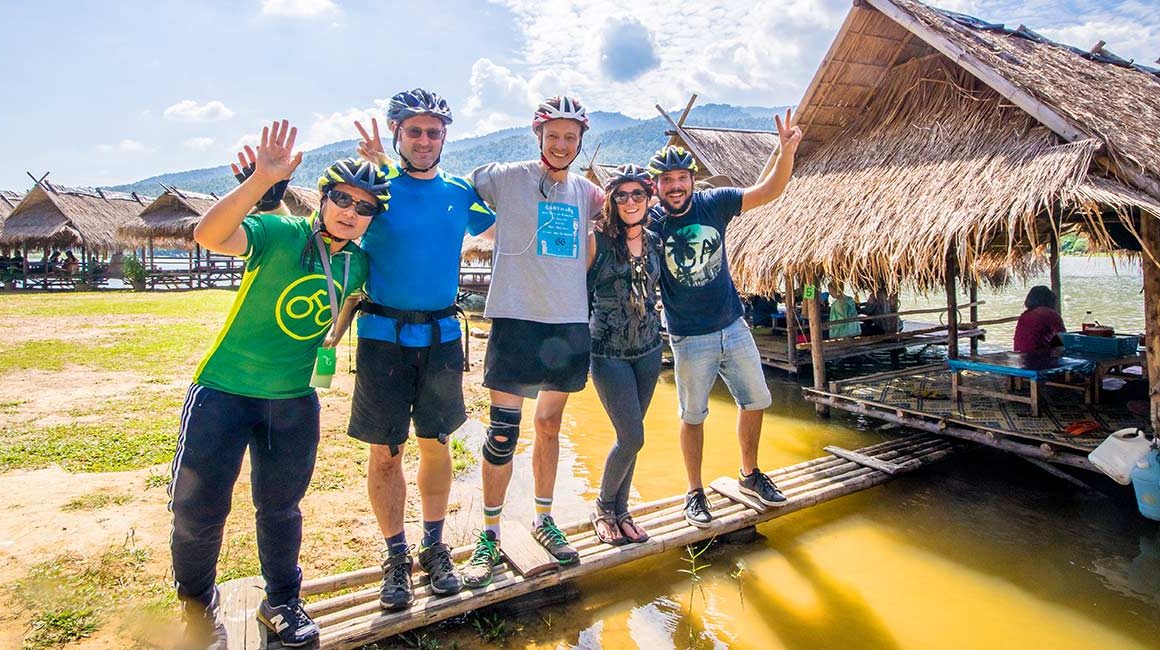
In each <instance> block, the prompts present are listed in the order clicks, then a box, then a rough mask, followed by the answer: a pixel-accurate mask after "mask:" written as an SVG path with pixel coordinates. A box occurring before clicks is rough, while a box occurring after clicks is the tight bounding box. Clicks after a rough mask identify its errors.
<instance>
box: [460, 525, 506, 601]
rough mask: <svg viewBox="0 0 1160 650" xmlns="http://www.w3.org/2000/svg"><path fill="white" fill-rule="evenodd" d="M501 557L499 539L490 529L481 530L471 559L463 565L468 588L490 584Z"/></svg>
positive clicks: (463, 573) (464, 578) (464, 582)
mask: <svg viewBox="0 0 1160 650" xmlns="http://www.w3.org/2000/svg"><path fill="white" fill-rule="evenodd" d="M499 559H500V555H499V541H498V540H497V539H496V538H495V536H494V535H492V534H491V533H490V532H488V531H482V532H480V533H479V539H477V540H476V541H475V550H474V551H472V552H471V559H469V560H468V561H467V566H465V567H463V571H462V575H463V585H464V586H465V587H467V588H468V589H476V588H479V587H486V586H488V585H490V584H491V576H492V569H493V567H495V565H497V564H499Z"/></svg>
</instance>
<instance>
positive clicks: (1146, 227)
mask: <svg viewBox="0 0 1160 650" xmlns="http://www.w3.org/2000/svg"><path fill="white" fill-rule="evenodd" d="M1140 234H1141V235H1143V237H1142V239H1143V244H1144V247H1145V248H1146V249H1147V250H1146V251H1145V254H1144V255H1142V256H1141V258H1142V261H1141V264H1142V266H1143V267H1144V345H1145V347H1146V348H1147V350H1148V353H1147V360H1148V361H1147V363H1148V396H1149V399H1148V401H1149V403H1150V404H1151V408H1150V410H1149V412H1150V416H1151V417H1150V418H1149V421H1150V422H1151V424H1152V431H1154V432H1155V431H1160V268H1158V267H1157V263H1156V262H1155V261H1153V260H1157V259H1160V257H1157V256H1158V255H1160V222H1158V221H1157V220H1156V219H1153V218H1152V217H1150V216H1149V215H1147V214H1141V215H1140Z"/></svg>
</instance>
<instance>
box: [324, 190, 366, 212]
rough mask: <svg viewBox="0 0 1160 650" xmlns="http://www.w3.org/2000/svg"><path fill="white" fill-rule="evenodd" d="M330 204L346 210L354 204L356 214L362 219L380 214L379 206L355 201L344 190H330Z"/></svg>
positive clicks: (327, 195) (328, 194) (328, 195)
mask: <svg viewBox="0 0 1160 650" xmlns="http://www.w3.org/2000/svg"><path fill="white" fill-rule="evenodd" d="M326 198H328V199H330V202H331V203H333V204H335V205H336V206H338V207H339V208H342V209H343V210H345V209H346V208H349V207H350V205H351V204H352V203H353V204H354V212H355V214H357V215H358V216H360V217H373V216H375V215H376V214H378V213H379V206H378V205H376V204H374V203H371V202H370V201H361V200H360V201H355V199H354V197H353V196H351V195H349V194H347V193H346V192H343V191H342V190H330V191H329V192H327V193H326Z"/></svg>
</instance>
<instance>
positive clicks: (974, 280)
mask: <svg viewBox="0 0 1160 650" xmlns="http://www.w3.org/2000/svg"><path fill="white" fill-rule="evenodd" d="M967 287H968V288H967V299H968V300H969V301H970V303H969V304H970V306H971V311H970V318H971V322H972V323H978V322H979V278H978V277H976V276H975V275H974V274H972V275H971V278H970V280H969V281H968V284H967ZM956 334H957V332H956ZM978 353H979V337H977V336H972V337H971V356H972V357H973V356H975V355H977V354H978Z"/></svg>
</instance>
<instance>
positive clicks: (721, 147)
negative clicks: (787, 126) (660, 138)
mask: <svg viewBox="0 0 1160 650" xmlns="http://www.w3.org/2000/svg"><path fill="white" fill-rule="evenodd" d="M696 101H697V96H696V95H693V96H692V97H691V98H690V99H689V103H688V104H687V105H686V106H685V110H684V111H683V112H682V113H681V116H680V117H679V118H677V120H675V121H674V120H673V118H672V117H670V116H669V114H668V113H666V112H665V110H664V109H662V108H661V107H660V106H659V105H658V106H657V107H656V108H657V110H658V111H660V114H661V116H663V117H664V118H665V119H666V120H668V122H669V126H670V127H672V128H671V129H669V130H668V131H665V135H667V136H668V137H669V140H668V142H666V143H665V144H666V145H676V146H679V147H684V148H685V149H688V150H689V151H691V152H693V157H695V158H696V159H697V164H698V170H697V173H696V174H695V176H694V178H695V179H696V180H697V181H699V182H700V183H701V184H702V186H703V187H749V186H750V185H753V184H754V183H756V182H757V180H758V178H760V177H761V176H762V173H763V170H764V168H765V165H766V163H767V161H769V160H770V155H771V154H772V153H773V152H774V150H775V149H777V146H778V137H777V132H776V131H758V130H752V129H730V128H723V127H709V126H694V125H689V124H685V118H687V117H688V116H689V111H691V110H692V108H693V104H694V102H696Z"/></svg>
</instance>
